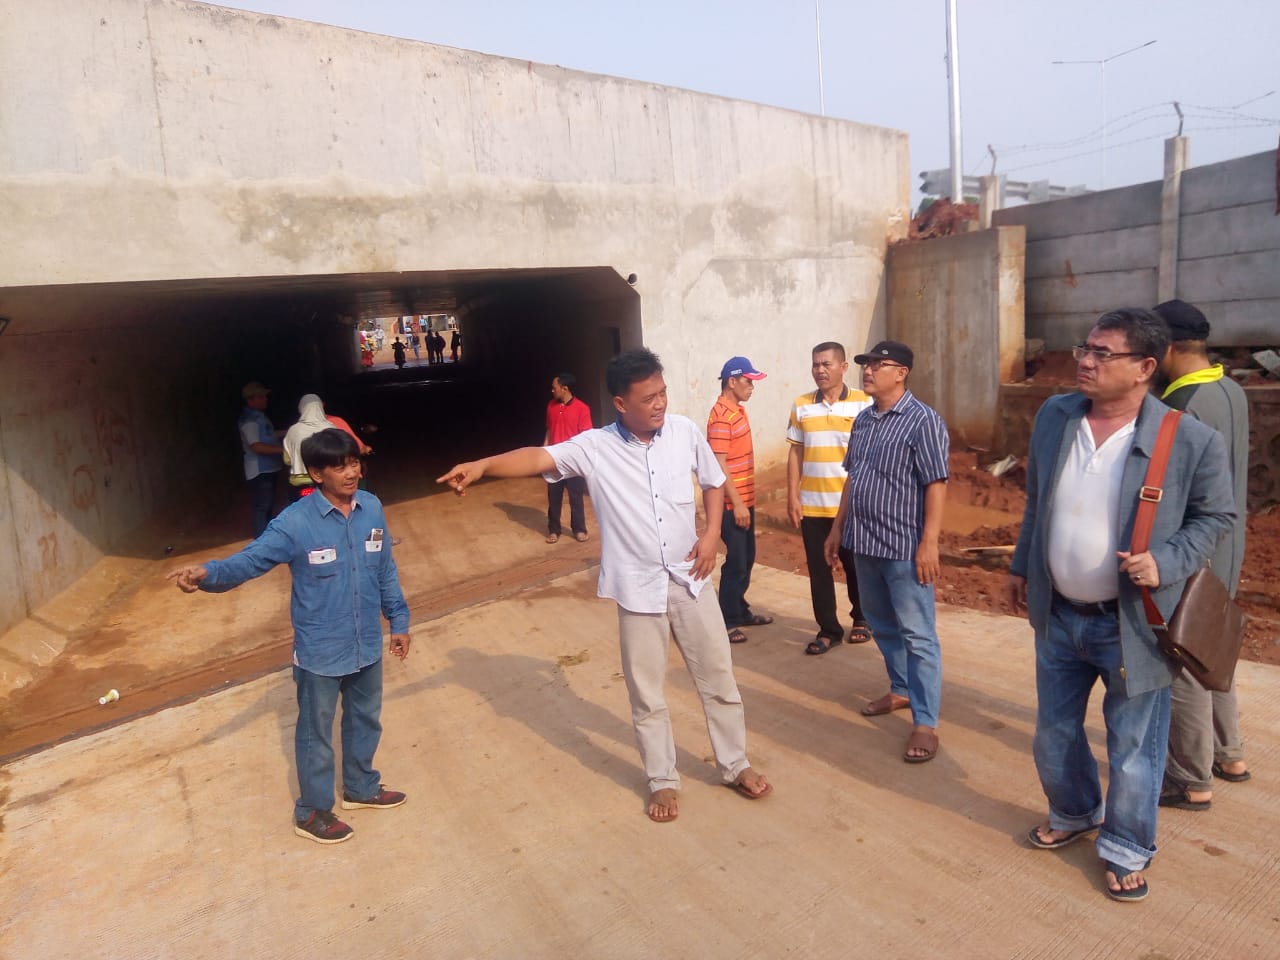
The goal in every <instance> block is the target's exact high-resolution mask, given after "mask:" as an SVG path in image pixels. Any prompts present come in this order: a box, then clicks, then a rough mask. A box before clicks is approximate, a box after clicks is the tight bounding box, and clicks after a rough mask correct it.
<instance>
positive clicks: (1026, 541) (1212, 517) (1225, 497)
mask: <svg viewBox="0 0 1280 960" xmlns="http://www.w3.org/2000/svg"><path fill="white" fill-rule="evenodd" d="M1088 409H1089V401H1088V399H1087V398H1085V397H1084V396H1083V395H1082V394H1079V393H1072V394H1064V395H1061V396H1056V397H1050V398H1049V399H1048V400H1046V401H1045V403H1044V406H1042V407H1041V408H1040V412H1039V413H1037V414H1036V422H1035V427H1034V428H1033V429H1032V433H1031V448H1030V453H1029V456H1028V458H1027V508H1026V512H1025V514H1024V515H1023V518H1022V531H1021V532H1020V533H1019V535H1018V546H1017V548H1016V549H1015V550H1014V554H1013V561H1012V563H1011V564H1010V572H1011V573H1013V574H1014V575H1016V576H1020V577H1025V578H1026V580H1027V615H1028V618H1029V619H1030V621H1031V626H1032V627H1034V628H1035V631H1036V642H1037V643H1039V642H1041V640H1042V639H1043V637H1044V632H1045V630H1046V629H1047V627H1048V624H1049V608H1050V606H1051V604H1052V603H1053V581H1052V578H1051V577H1050V575H1049V559H1048V547H1049V543H1048V540H1049V510H1050V506H1051V505H1052V503H1053V493H1054V490H1055V488H1056V487H1057V483H1058V476H1059V474H1060V473H1061V470H1062V465H1063V463H1064V461H1065V460H1066V457H1067V454H1068V452H1069V451H1070V449H1071V444H1072V443H1073V442H1074V440H1075V435H1076V430H1077V429H1078V428H1079V426H1080V420H1081V418H1082V417H1083V416H1084V415H1085V413H1086V411H1087V410H1088ZM1168 409H1169V408H1168V407H1166V406H1165V405H1164V404H1163V403H1161V402H1160V401H1159V400H1157V399H1156V398H1155V397H1153V396H1150V395H1148V396H1147V397H1146V398H1145V399H1144V400H1143V402H1142V409H1141V410H1140V411H1139V412H1138V421H1137V423H1136V424H1135V425H1134V436H1133V447H1132V449H1131V450H1130V453H1129V459H1128V461H1127V462H1126V463H1125V467H1124V475H1123V478H1122V479H1121V488H1120V517H1119V522H1120V536H1119V537H1118V541H1119V543H1120V544H1121V545H1122V547H1121V549H1125V548H1126V546H1127V544H1128V543H1129V542H1130V540H1131V539H1132V536H1133V520H1134V514H1135V513H1136V511H1137V505H1138V490H1139V489H1140V488H1141V487H1142V482H1143V480H1144V479H1145V478H1146V473H1147V465H1148V463H1149V461H1150V459H1151V451H1152V448H1153V447H1154V446H1155V440H1156V432H1157V431H1158V430H1159V428H1160V420H1161V419H1162V418H1163V416H1164V414H1165V412H1166V411H1167V410H1168ZM1234 520H1235V501H1234V499H1233V497H1232V490H1231V467H1230V464H1229V463H1228V461H1227V450H1226V445H1225V444H1224V443H1223V440H1222V437H1221V435H1219V433H1218V431H1216V430H1214V429H1213V428H1212V427H1208V426H1205V425H1204V424H1203V423H1200V422H1199V421H1197V420H1194V419H1192V418H1191V417H1183V418H1182V420H1181V422H1180V423H1179V424H1178V433H1177V436H1176V438H1175V439H1174V443H1173V451H1172V453H1171V454H1170V457H1169V466H1168V468H1167V469H1166V471H1165V477H1164V498H1163V499H1162V500H1161V502H1160V504H1159V506H1158V507H1157V509H1156V519H1155V524H1154V526H1153V528H1152V530H1151V545H1150V547H1149V548H1148V549H1149V550H1150V551H1151V554H1152V556H1153V557H1154V558H1155V561H1156V568H1157V569H1158V570H1159V571H1160V587H1159V588H1158V589H1157V590H1156V591H1155V593H1154V595H1153V596H1154V599H1155V602H1156V606H1157V607H1158V608H1159V609H1160V612H1161V613H1162V614H1164V616H1165V619H1166V620H1167V619H1168V618H1169V617H1171V616H1172V615H1173V611H1174V608H1175V607H1177V605H1178V601H1179V600H1180V599H1181V597H1182V589H1183V585H1184V583H1185V582H1186V579H1187V577H1189V576H1191V574H1193V573H1195V572H1196V570H1198V569H1199V568H1200V567H1201V566H1203V565H1204V562H1205V560H1207V559H1208V558H1209V556H1210V555H1211V554H1212V553H1213V551H1214V547H1215V546H1216V545H1217V543H1218V539H1219V537H1221V536H1222V534H1223V533H1224V532H1226V531H1227V530H1228V529H1230V527H1231V525H1232V522H1233V521H1234ZM1116 583H1117V586H1118V590H1119V603H1120V648H1121V659H1122V663H1123V666H1122V667H1121V671H1120V675H1121V677H1123V678H1124V682H1125V691H1126V695H1128V696H1136V695H1138V694H1141V693H1147V692H1149V691H1151V690H1157V689H1159V688H1160V687H1165V686H1168V685H1169V684H1170V683H1171V682H1172V681H1173V678H1174V676H1176V675H1177V672H1178V668H1177V667H1175V666H1174V665H1173V664H1172V663H1171V662H1170V661H1169V660H1168V659H1167V658H1166V657H1165V656H1164V655H1163V654H1161V653H1160V650H1159V648H1158V647H1157V646H1156V639H1155V634H1154V633H1153V632H1152V630H1151V627H1150V625H1149V624H1148V623H1147V617H1146V613H1145V612H1144V611H1143V607H1142V593H1141V591H1140V590H1139V589H1138V588H1137V587H1135V586H1134V585H1133V583H1132V582H1130V580H1129V578H1128V577H1126V576H1123V575H1122V574H1121V573H1120V561H1119V560H1118V559H1117V560H1116Z"/></svg>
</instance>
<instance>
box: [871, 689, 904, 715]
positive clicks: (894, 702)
mask: <svg viewBox="0 0 1280 960" xmlns="http://www.w3.org/2000/svg"><path fill="white" fill-rule="evenodd" d="M910 706H911V701H910V700H908V699H907V698H906V697H900V696H898V695H897V694H896V693H886V694H885V695H884V696H883V697H881V698H880V699H879V700H872V701H871V702H870V703H868V704H867V705H866V706H865V707H863V708H862V710H861V711H860V712H861V714H862V715H863V716H864V717H883V716H884V715H885V714H886V713H893V711H895V710H906V709H907V708H908V707H910Z"/></svg>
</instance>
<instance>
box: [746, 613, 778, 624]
mask: <svg viewBox="0 0 1280 960" xmlns="http://www.w3.org/2000/svg"><path fill="white" fill-rule="evenodd" d="M771 623H773V617H770V616H768V615H767V614H763V613H753V614H752V615H751V616H749V617H747V619H745V620H743V621H742V622H741V623H740V624H738V626H740V627H767V626H768V625H769V624H771Z"/></svg>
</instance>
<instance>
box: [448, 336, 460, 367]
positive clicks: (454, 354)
mask: <svg viewBox="0 0 1280 960" xmlns="http://www.w3.org/2000/svg"><path fill="white" fill-rule="evenodd" d="M449 339H450V343H449V350H450V355H451V359H452V360H453V362H454V363H457V362H458V351H459V350H460V349H462V334H460V333H459V332H458V331H457V330H455V331H453V335H452V336H451V337H450V338H449Z"/></svg>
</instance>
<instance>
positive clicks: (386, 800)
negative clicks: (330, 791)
mask: <svg viewBox="0 0 1280 960" xmlns="http://www.w3.org/2000/svg"><path fill="white" fill-rule="evenodd" d="M407 799H409V798H408V797H406V796H405V795H404V794H403V793H401V792H400V791H399V790H388V789H387V788H386V787H384V786H382V785H381V784H379V786H378V792H377V793H375V794H374V795H373V796H372V797H370V798H369V799H368V800H356V799H354V798H353V797H350V796H348V795H347V794H345V793H344V794H343V795H342V809H343V810H358V809H360V808H361V807H398V806H400V804H402V803H404V802H405V801H406V800H407Z"/></svg>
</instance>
